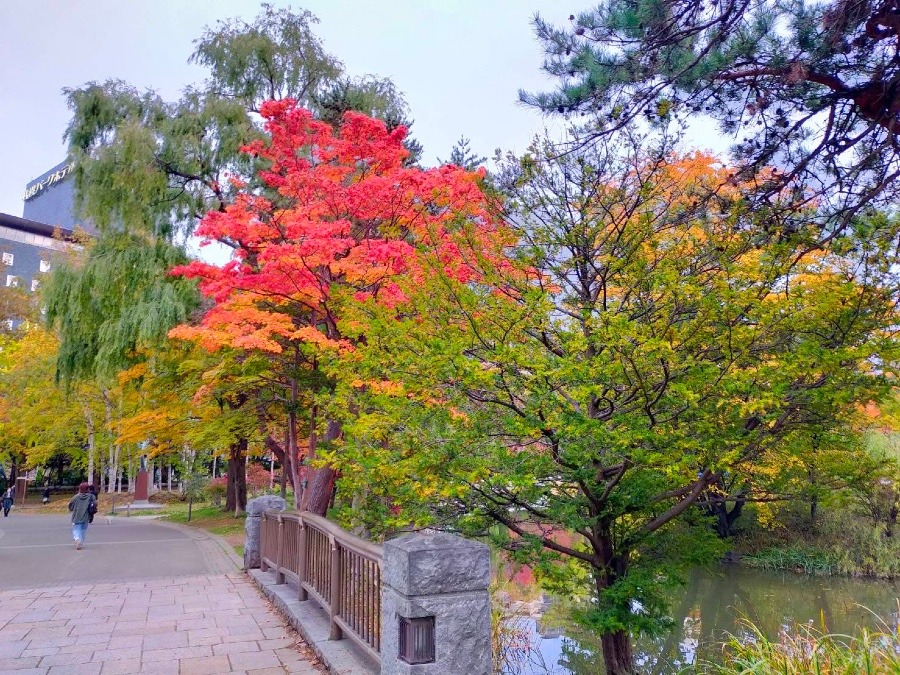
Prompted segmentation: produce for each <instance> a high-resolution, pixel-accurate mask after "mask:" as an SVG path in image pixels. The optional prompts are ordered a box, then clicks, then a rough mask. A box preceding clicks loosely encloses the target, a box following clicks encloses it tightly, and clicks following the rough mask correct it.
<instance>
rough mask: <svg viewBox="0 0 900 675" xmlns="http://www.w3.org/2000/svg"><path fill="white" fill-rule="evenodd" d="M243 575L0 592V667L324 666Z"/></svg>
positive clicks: (193, 671) (193, 670)
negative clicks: (306, 654) (301, 645)
mask: <svg viewBox="0 0 900 675" xmlns="http://www.w3.org/2000/svg"><path fill="white" fill-rule="evenodd" d="M297 645H298V637H297V636H296V634H295V633H293V632H292V631H290V630H289V629H288V628H287V627H285V626H284V623H283V620H282V619H281V617H280V616H278V614H276V613H275V612H274V611H273V610H272V609H271V607H270V605H269V604H268V602H267V601H266V600H265V599H264V598H263V597H262V596H261V595H260V594H259V592H258V591H257V589H256V588H255V587H254V586H253V584H252V583H251V582H250V581H249V580H248V579H247V577H245V576H244V575H243V574H240V573H230V574H207V575H198V576H187V577H174V578H165V579H152V580H146V581H126V582H116V583H94V584H80V585H75V586H60V587H49V588H36V589H13V590H4V591H0V673H6V672H15V673H42V674H43V675H48V674H56V673H77V674H78V675H84V674H90V673H97V674H99V675H106V674H107V673H172V674H179V675H180V674H184V675H206V674H214V673H253V674H254V675H262V674H263V673H306V674H309V673H323V672H326V671H325V670H324V668H322V667H321V666H318V665H314V664H313V663H311V662H310V661H309V660H307V659H306V658H304V656H303V655H301V653H300V652H299V651H298V649H297Z"/></svg>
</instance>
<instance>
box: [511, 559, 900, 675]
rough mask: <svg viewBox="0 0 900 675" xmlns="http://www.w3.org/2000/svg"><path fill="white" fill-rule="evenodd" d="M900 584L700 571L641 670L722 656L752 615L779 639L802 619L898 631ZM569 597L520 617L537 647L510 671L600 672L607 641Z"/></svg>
mask: <svg viewBox="0 0 900 675" xmlns="http://www.w3.org/2000/svg"><path fill="white" fill-rule="evenodd" d="M898 603H900V583H898V582H894V583H891V582H883V581H875V580H862V579H845V578H834V577H829V578H821V577H808V576H803V575H798V574H794V573H789V572H788V573H779V572H764V571H759V570H752V569H746V568H741V567H736V566H729V567H725V568H722V569H721V570H717V571H715V572H707V571H697V572H695V573H694V574H693V575H692V577H691V580H690V583H689V584H688V585H687V586H686V587H685V588H684V589H682V590H681V591H679V592H678V593H677V594H676V595H675V597H674V598H673V604H672V607H673V617H674V619H675V625H674V628H673V630H672V631H671V632H670V633H669V634H667V635H665V636H662V637H659V638H655V639H647V638H644V639H640V640H638V641H637V644H636V653H637V662H638V665H639V666H640V668H641V672H643V673H648V674H651V675H670V674H671V673H677V672H678V671H679V670H680V669H682V668H684V667H685V666H689V665H691V664H693V663H695V661H696V660H697V659H698V658H700V659H704V660H710V661H715V660H717V657H718V656H719V653H720V650H721V642H722V639H723V636H724V635H725V633H726V632H727V633H731V634H733V635H737V636H739V637H741V638H742V639H745V640H749V639H751V637H752V636H751V634H750V633H749V632H748V629H747V628H746V627H745V626H744V625H743V624H742V623H741V620H742V619H749V620H750V621H752V622H753V624H754V625H755V626H757V627H758V628H759V629H760V630H761V631H762V632H763V633H765V634H766V635H767V636H769V637H771V638H776V637H777V636H778V633H779V632H780V631H784V630H789V629H791V627H792V626H795V625H796V624H798V623H811V624H813V625H814V626H816V627H817V628H819V629H821V630H824V631H826V632H829V633H841V634H847V635H853V634H856V633H858V632H859V629H860V628H861V627H864V626H865V627H868V628H870V629H881V630H884V628H885V627H884V626H883V625H882V626H879V625H878V620H877V618H876V615H877V616H879V617H882V618H883V619H885V620H887V622H888V628H889V629H890V630H897V629H898V625H900V610H898ZM565 605H566V603H565V601H560V602H558V603H556V605H555V606H554V608H553V609H551V610H550V611H549V612H548V613H547V614H545V615H544V616H543V617H541V618H540V619H539V620H535V619H521V620H519V624H520V627H521V628H522V629H527V630H530V631H531V633H532V649H531V651H530V652H527V653H524V654H522V655H521V658H520V660H519V662H518V663H514V664H511V666H510V668H509V672H511V673H528V674H532V675H538V674H544V673H554V674H556V673H559V674H564V673H575V674H577V675H594V674H596V673H598V672H600V667H601V665H600V656H599V654H600V641H599V639H597V637H596V636H593V635H589V634H585V633H584V632H582V631H579V630H577V629H575V628H573V627H572V626H570V625H568V624H567V623H566V622H565V621H564V619H563V618H562V617H564V616H565V611H566V607H565Z"/></svg>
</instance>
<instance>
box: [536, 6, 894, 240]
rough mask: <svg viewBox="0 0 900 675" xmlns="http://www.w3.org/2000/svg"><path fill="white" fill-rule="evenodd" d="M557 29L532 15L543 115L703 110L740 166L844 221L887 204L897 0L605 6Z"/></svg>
mask: <svg viewBox="0 0 900 675" xmlns="http://www.w3.org/2000/svg"><path fill="white" fill-rule="evenodd" d="M569 19H570V21H571V25H570V26H568V27H566V28H560V27H557V26H554V25H552V24H551V23H549V22H547V21H546V20H544V19H542V18H541V17H536V18H535V27H536V31H537V35H538V38H539V39H540V41H541V43H542V44H543V47H544V50H545V53H546V57H547V58H546V61H545V63H544V70H545V71H546V72H548V73H549V74H550V75H552V76H554V77H556V78H558V80H559V82H560V84H559V87H558V89H557V90H556V91H555V92H552V93H541V94H532V93H527V92H521V94H520V97H521V99H522V100H523V101H524V102H526V103H529V104H532V105H536V106H538V107H540V108H541V109H542V110H544V111H546V112H552V113H557V114H562V115H566V116H572V115H575V116H579V115H580V116H590V117H591V118H592V119H593V127H592V133H593V134H594V135H606V134H610V133H613V132H615V131H616V130H618V129H621V128H623V127H626V126H633V125H635V124H641V123H649V124H650V125H653V124H657V123H660V122H667V121H669V120H671V119H679V120H681V121H686V120H690V119H696V118H697V117H698V116H705V117H707V118H711V119H713V120H715V121H716V122H717V123H718V124H719V127H720V129H721V131H722V132H723V133H724V134H726V135H727V136H728V137H730V138H734V139H735V146H734V155H735V157H736V159H737V160H738V168H740V169H743V170H744V172H745V173H751V172H754V171H757V170H759V169H760V168H762V167H764V166H775V167H777V168H778V169H779V170H780V175H779V176H776V177H771V178H772V179H771V182H770V190H769V194H770V195H771V194H774V193H776V192H777V191H779V190H781V189H783V188H784V187H786V186H789V187H791V188H792V189H796V190H802V191H804V192H805V193H806V194H807V195H808V196H809V198H810V199H816V200H818V202H819V203H820V205H822V206H824V207H827V208H824V209H822V210H820V214H821V215H823V216H824V217H825V220H826V222H827V223H828V224H830V225H831V227H832V228H833V229H840V228H841V227H843V226H845V225H846V224H847V223H849V222H850V221H851V220H852V219H853V217H854V216H856V215H857V214H858V213H859V212H860V210H861V209H864V208H866V207H867V206H871V205H876V204H884V203H890V202H891V200H892V199H893V198H894V196H895V195H896V190H897V181H896V179H897V178H898V176H900V155H898V148H900V143H898V140H900V88H898V85H900V60H898V59H897V53H898V49H900V2H897V0H876V1H874V2H872V1H869V0H831V1H830V2H816V3H803V2H769V1H762V0H721V1H719V2H703V0H604V2H602V3H600V5H599V7H597V8H596V9H595V10H591V11H586V12H584V13H581V14H579V15H578V16H575V15H571V16H570V17H569Z"/></svg>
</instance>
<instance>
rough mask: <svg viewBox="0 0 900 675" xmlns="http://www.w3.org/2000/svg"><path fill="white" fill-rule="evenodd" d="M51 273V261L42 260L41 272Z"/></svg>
mask: <svg viewBox="0 0 900 675" xmlns="http://www.w3.org/2000/svg"><path fill="white" fill-rule="evenodd" d="M49 271H50V261H49V260H41V272H49Z"/></svg>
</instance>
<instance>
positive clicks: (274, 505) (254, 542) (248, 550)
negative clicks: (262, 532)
mask: <svg viewBox="0 0 900 675" xmlns="http://www.w3.org/2000/svg"><path fill="white" fill-rule="evenodd" d="M284 508H285V501H284V500H283V499H282V498H281V497H276V496H275V495H265V496H263V497H257V498H256V499H251V500H250V501H249V502H247V520H246V521H245V522H244V532H245V533H246V535H247V539H246V541H245V542H244V569H245V570H249V569H253V568H254V567H259V528H260V520H261V519H262V513H263V511H268V510H269V509H274V510H276V511H284Z"/></svg>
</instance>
